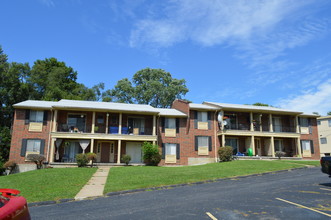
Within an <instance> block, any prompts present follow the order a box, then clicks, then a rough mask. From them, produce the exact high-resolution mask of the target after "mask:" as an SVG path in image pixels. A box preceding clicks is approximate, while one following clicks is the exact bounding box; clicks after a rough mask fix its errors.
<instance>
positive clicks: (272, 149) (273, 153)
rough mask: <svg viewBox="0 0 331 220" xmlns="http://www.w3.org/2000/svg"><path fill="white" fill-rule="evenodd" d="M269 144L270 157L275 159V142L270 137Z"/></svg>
mask: <svg viewBox="0 0 331 220" xmlns="http://www.w3.org/2000/svg"><path fill="white" fill-rule="evenodd" d="M270 144H271V155H272V157H275V142H274V137H271V141H270Z"/></svg>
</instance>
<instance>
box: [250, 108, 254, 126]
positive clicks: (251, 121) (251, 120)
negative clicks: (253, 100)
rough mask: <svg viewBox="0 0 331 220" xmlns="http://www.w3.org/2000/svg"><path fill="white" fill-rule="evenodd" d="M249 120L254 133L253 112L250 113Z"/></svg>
mask: <svg viewBox="0 0 331 220" xmlns="http://www.w3.org/2000/svg"><path fill="white" fill-rule="evenodd" d="M249 118H250V123H251V128H250V131H254V124H253V112H250V113H249Z"/></svg>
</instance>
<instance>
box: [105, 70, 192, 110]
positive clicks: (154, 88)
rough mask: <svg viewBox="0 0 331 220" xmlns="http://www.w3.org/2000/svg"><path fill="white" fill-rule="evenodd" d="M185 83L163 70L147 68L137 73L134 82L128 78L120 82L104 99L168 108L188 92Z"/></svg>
mask: <svg viewBox="0 0 331 220" xmlns="http://www.w3.org/2000/svg"><path fill="white" fill-rule="evenodd" d="M185 83H186V81H185V80H184V79H176V78H173V77H172V76H171V74H170V73H168V72H166V71H164V70H162V69H151V68H145V69H142V70H140V71H138V72H137V73H135V74H134V76H133V78H132V81H130V80H129V79H127V78H124V79H122V80H119V81H118V82H117V85H115V88H114V89H112V90H109V91H107V92H106V93H105V95H104V98H107V97H108V98H109V97H110V98H111V99H112V100H114V101H117V102H124V103H139V104H149V105H151V106H153V107H162V108H167V107H170V106H171V104H172V102H173V101H174V100H175V99H180V98H182V96H184V95H185V94H186V93H187V92H188V89H187V87H186V85H185Z"/></svg>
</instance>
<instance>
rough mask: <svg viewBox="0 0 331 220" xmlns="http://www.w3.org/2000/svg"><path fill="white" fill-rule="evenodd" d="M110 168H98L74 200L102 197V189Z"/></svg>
mask: <svg viewBox="0 0 331 220" xmlns="http://www.w3.org/2000/svg"><path fill="white" fill-rule="evenodd" d="M109 169H110V167H100V168H99V169H98V170H97V171H96V172H95V173H94V174H93V176H92V177H91V179H90V180H89V181H88V182H87V184H86V185H85V186H84V187H83V188H82V189H81V190H80V192H79V193H78V194H77V195H76V196H75V200H82V199H85V198H88V197H96V196H103V189H104V188H105V184H106V181H107V177H108V173H109Z"/></svg>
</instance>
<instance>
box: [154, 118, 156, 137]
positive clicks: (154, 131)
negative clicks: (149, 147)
mask: <svg viewBox="0 0 331 220" xmlns="http://www.w3.org/2000/svg"><path fill="white" fill-rule="evenodd" d="M155 135H156V116H155V115H153V136H155Z"/></svg>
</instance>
